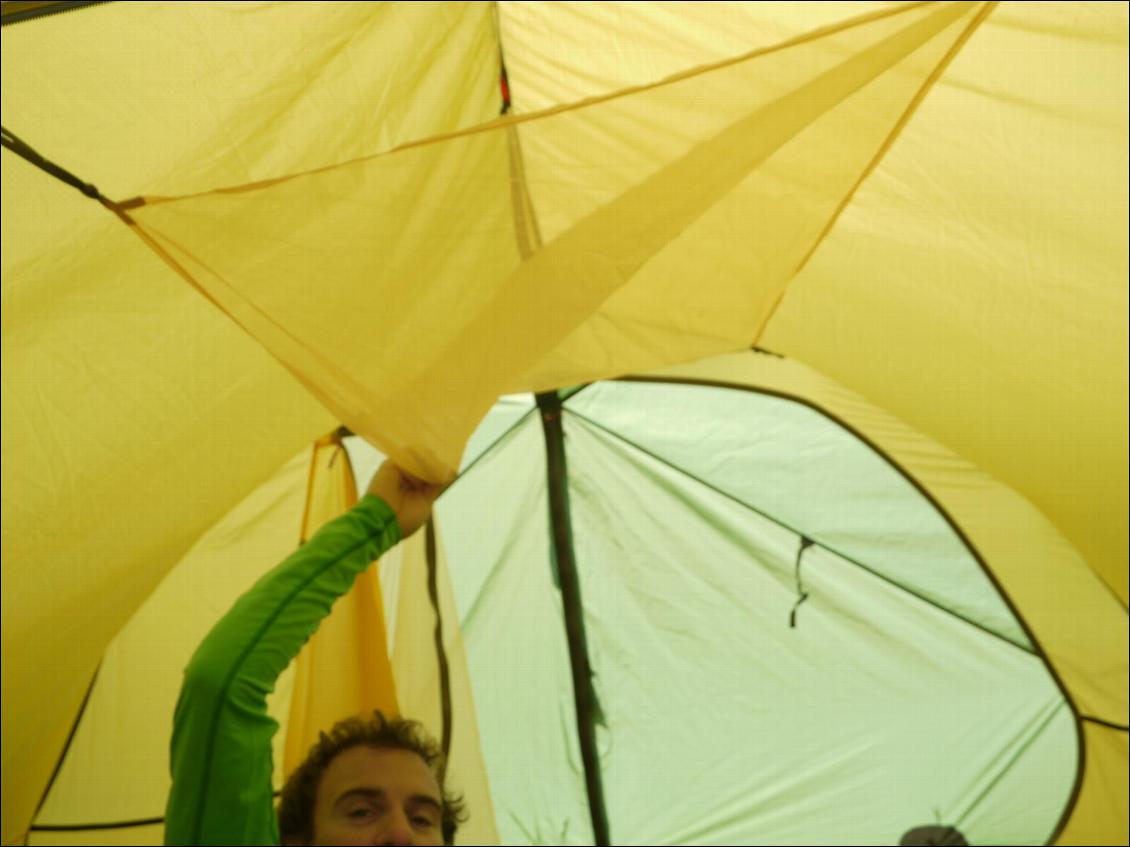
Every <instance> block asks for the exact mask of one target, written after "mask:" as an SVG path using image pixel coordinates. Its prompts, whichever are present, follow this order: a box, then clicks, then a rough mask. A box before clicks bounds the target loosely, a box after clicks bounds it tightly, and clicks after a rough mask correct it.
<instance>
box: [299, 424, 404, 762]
mask: <svg viewBox="0 0 1130 847" xmlns="http://www.w3.org/2000/svg"><path fill="white" fill-rule="evenodd" d="M356 503H357V485H356V482H355V481H354V478H353V468H352V465H351V464H350V462H349V456H348V455H347V454H346V452H345V448H344V447H343V446H342V444H341V438H340V436H339V435H338V434H337V433H336V432H335V433H334V434H331V435H329V436H326V437H324V438H322V439H320V440H319V441H318V442H317V444H315V445H314V451H313V455H312V456H311V457H310V479H309V483H308V486H307V495H306V509H305V513H304V514H303V516H302V536H301V543H305V542H306V541H307V540H308V539H309V538H310V536H312V535H313V534H314V533H315V532H317V531H318V529H319V527H321V526H322V524H324V523H326V522H327V521H330V520H333V519H334V518H336V517H337V516H338V515H341V514H344V513H345V512H347V511H348V510H349V509H350V508H352V507H353V506H354V505H355V504H356ZM378 567H379V564H378ZM374 709H380V710H381V711H382V712H384V713H385V714H386V715H398V714H400V708H399V707H398V706H397V701H396V683H395V681H394V680H393V676H392V665H391V664H390V662H389V651H388V644H387V643H386V640H385V622H384V600H383V598H382V597H381V586H380V581H379V578H378V575H377V572H376V569H373V568H370V569H369V570H367V571H365V572H364V573H362V574H360V575H359V576H358V577H357V580H356V581H355V582H354V584H353V589H352V590H351V591H350V592H349V594H347V595H346V596H345V597H342V598H341V599H340V600H339V601H338V602H337V603H336V604H334V608H333V611H332V612H331V613H330V616H329V617H328V618H326V619H325V620H324V621H323V622H322V625H321V626H320V627H318V631H317V632H315V633H314V635H313V636H311V638H310V640H309V641H308V642H306V646H305V647H303V648H302V652H301V653H299V654H298V657H297V658H296V659H295V660H294V689H293V691H292V693H291V698H290V718H289V720H288V721H287V733H286V748H285V753H284V755H283V766H282V767H283V776H284V777H286V776H289V775H290V773H291V771H293V770H294V769H295V768H296V767H298V766H299V765H300V764H301V763H302V761H303V759H305V758H306V754H307V752H308V751H309V750H310V746H311V745H312V744H314V742H316V741H317V740H318V733H319V732H323V731H325V729H326V728H327V727H331V726H333V725H334V724H335V723H336V722H337V721H338V720H340V719H341V717H342V716H343V715H355V714H367V713H370V712H372V711H373V710H374Z"/></svg>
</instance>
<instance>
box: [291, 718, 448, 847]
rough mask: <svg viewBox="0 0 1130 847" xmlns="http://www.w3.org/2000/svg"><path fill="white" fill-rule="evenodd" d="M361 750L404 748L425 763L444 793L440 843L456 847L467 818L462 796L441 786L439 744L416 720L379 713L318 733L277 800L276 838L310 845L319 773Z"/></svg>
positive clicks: (347, 720) (348, 720) (442, 772)
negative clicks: (457, 834) (338, 758)
mask: <svg viewBox="0 0 1130 847" xmlns="http://www.w3.org/2000/svg"><path fill="white" fill-rule="evenodd" d="M361 746H365V747H373V748H376V749H391V750H408V751H409V752H412V753H415V754H416V755H417V756H419V757H420V758H421V759H423V760H424V762H425V763H426V764H427V766H428V768H429V769H430V770H431V771H432V773H433V774H435V777H436V781H437V782H438V783H439V785H440V790H441V791H442V792H443V814H442V820H441V826H442V831H443V843H444V844H454V843H455V830H456V829H457V828H458V826H459V824H461V823H463V822H465V821H466V820H467V810H466V808H465V806H464V803H463V798H462V797H461V796H459V795H456V794H451V793H449V792H448V790H447V789H446V788H445V787H444V785H443V775H444V769H445V767H446V763H445V762H444V758H443V753H442V752H441V751H440V748H439V745H438V744H436V742H435V741H433V740H432V738H431V737H430V736H429V735H428V734H427V732H426V731H425V730H424V727H423V726H422V725H421V724H420V722H419V721H411V720H406V719H404V718H386V717H385V716H384V714H383V713H382V712H380V711H376V712H373V715H372V717H364V716H357V717H352V718H346V719H345V720H342V721H338V722H337V723H336V724H334V727H333V729H331V730H330V731H329V733H325V732H322V733H319V736H318V740H317V742H315V744H314V745H313V746H312V747H311V748H310V752H309V753H308V754H307V756H306V759H305V761H303V762H302V764H301V765H299V766H298V767H297V768H295V770H294V773H292V774H291V775H290V777H289V778H288V779H287V781H286V785H284V786H283V790H282V794H281V796H280V798H279V810H278V815H279V836H280V838H281V839H282V841H283V843H284V844H285V843H287V842H296V841H297V842H301V843H305V844H309V843H311V842H312V841H313V839H314V803H315V801H316V799H317V796H318V785H319V784H320V783H321V781H322V774H324V773H325V771H326V768H328V767H329V765H330V762H332V761H333V760H334V758H335V757H336V756H337V755H338V754H339V753H343V752H344V751H346V750H349V749H350V748H353V747H361Z"/></svg>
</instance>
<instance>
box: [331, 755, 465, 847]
mask: <svg viewBox="0 0 1130 847" xmlns="http://www.w3.org/2000/svg"><path fill="white" fill-rule="evenodd" d="M442 802H443V801H442V795H441V793H440V788H439V783H437V782H436V778H435V775H434V774H433V773H432V772H431V769H430V768H428V766H427V764H426V763H425V762H424V760H423V759H421V758H420V757H419V756H418V755H416V754H415V753H413V752H411V751H410V750H389V749H373V748H372V747H363V746H362V747H350V748H349V749H348V750H344V751H342V752H341V753H339V754H338V755H337V756H336V757H334V759H333V761H331V762H330V764H329V767H327V768H326V770H325V773H323V774H322V781H321V783H320V784H319V785H318V796H317V800H316V802H315V804H314V843H315V844H443V827H442V818H443V814H442V812H443V806H442Z"/></svg>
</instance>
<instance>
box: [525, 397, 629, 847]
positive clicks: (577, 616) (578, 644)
mask: <svg viewBox="0 0 1130 847" xmlns="http://www.w3.org/2000/svg"><path fill="white" fill-rule="evenodd" d="M537 403H538V410H539V411H540V412H541V424H542V429H543V430H544V432H545V460H546V475H547V478H548V485H549V523H550V528H551V531H552V534H553V556H554V561H555V563H556V565H557V573H558V578H559V584H560V588H561V605H562V608H563V610H564V614H565V637H566V639H567V640H568V642H569V666H570V669H571V670H572V673H573V703H574V705H575V706H576V710H577V740H578V741H579V742H580V746H581V762H582V764H583V765H584V769H585V789H586V790H587V792H588V801H589V814H590V816H591V817H592V831H593V836H594V838H595V840H596V844H597V845H599V847H606V845H610V844H611V843H612V842H611V839H610V838H609V835H608V814H607V812H606V811H605V808H604V788H603V786H602V784H601V778H600V758H599V756H598V755H597V750H596V712H597V709H596V690H595V689H594V688H593V680H592V667H591V666H590V665H589V652H588V643H587V641H586V640H585V619H584V607H583V605H582V604H581V581H580V577H579V575H578V574H577V565H576V560H575V558H574V556H573V527H572V523H571V521H570V518H569V491H568V488H567V480H568V478H569V477H568V469H567V467H566V464H565V438H564V430H563V428H562V422H561V398H560V397H559V396H558V394H557V392H556V391H547V392H545V393H542V394H538V395H537Z"/></svg>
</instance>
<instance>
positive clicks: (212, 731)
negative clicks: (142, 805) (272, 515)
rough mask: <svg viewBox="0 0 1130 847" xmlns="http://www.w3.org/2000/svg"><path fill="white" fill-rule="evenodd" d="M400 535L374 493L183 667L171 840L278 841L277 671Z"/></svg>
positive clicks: (259, 589)
mask: <svg viewBox="0 0 1130 847" xmlns="http://www.w3.org/2000/svg"><path fill="white" fill-rule="evenodd" d="M399 540H400V527H399V525H398V524H397V522H396V515H395V514H394V513H393V511H392V510H391V509H390V508H389V507H388V506H387V505H386V504H385V503H384V501H382V500H380V499H378V498H377V497H374V496H372V495H369V496H367V497H365V498H364V499H362V500H361V502H360V503H358V504H357V505H356V506H355V507H354V508H353V509H352V510H351V511H349V512H347V513H346V514H344V515H342V516H341V517H339V518H336V519H335V520H333V521H331V522H330V523H328V524H326V525H325V526H324V527H322V529H321V530H319V531H318V533H317V534H316V535H315V536H314V537H313V538H311V539H310V540H309V541H308V542H307V543H306V544H305V545H303V546H302V547H300V548H299V549H298V550H297V551H296V552H295V553H294V554H293V555H291V556H290V557H289V558H288V559H287V560H286V561H284V562H283V563H282V564H281V565H279V566H278V567H277V568H275V569H274V570H273V571H271V572H270V573H268V574H267V575H266V576H264V577H263V578H262V579H260V580H259V581H258V582H257V583H256V584H255V586H254V587H253V588H252V589H251V590H250V591H248V592H247V593H246V594H244V595H243V596H242V597H241V598H240V599H239V600H238V601H237V602H236V604H235V605H234V606H233V607H232V608H231V611H229V612H228V613H227V614H226V615H225V616H224V617H223V618H222V619H221V620H220V622H219V623H218V624H216V626H215V627H214V628H213V629H212V631H211V632H210V633H208V636H207V637H206V638H205V639H204V641H203V642H202V643H201V645H200V647H199V648H198V649H197V651H196V653H195V654H194V655H193V657H192V660H191V661H190V662H189V664H188V667H187V668H186V669H185V677H184V685H183V687H182V688H181V693H180V699H179V700H178V701H177V708H176V716H175V718H174V723H173V741H172V775H173V786H172V789H171V790H170V791H169V802H168V807H167V809H166V815H165V843H166V844H232V845H235V844H278V843H279V827H278V820H277V818H276V816H275V810H274V797H273V790H272V785H271V775H272V771H273V763H272V761H271V739H272V737H273V736H274V734H275V732H276V731H277V730H278V722H277V721H275V720H274V719H273V718H271V717H269V716H268V715H267V695H268V694H269V693H270V692H271V691H272V690H273V689H274V687H275V680H276V679H277V678H278V676H279V674H281V673H282V672H283V670H284V669H285V668H286V666H287V665H288V664H290V662H291V660H292V659H293V658H294V657H295V656H297V655H298V652H299V650H301V649H302V645H303V644H305V643H306V641H307V639H309V638H310V636H311V635H313V633H314V631H315V630H316V629H317V628H318V624H319V623H321V621H322V619H323V618H325V617H326V616H327V615H328V614H329V613H330V609H331V607H332V606H333V603H334V601H335V600H336V599H337V598H338V597H340V596H341V595H343V594H345V593H346V592H347V591H349V589H350V587H351V586H352V585H353V580H354V579H355V578H356V577H357V575H358V574H359V573H361V572H362V571H363V570H365V568H367V567H368V566H369V565H370V564H372V562H373V561H374V560H376V559H377V558H378V557H380V555H381V554H382V553H384V552H385V551H386V550H388V549H389V548H390V547H392V546H393V545H394V544H396V543H397V542H398V541H399Z"/></svg>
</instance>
